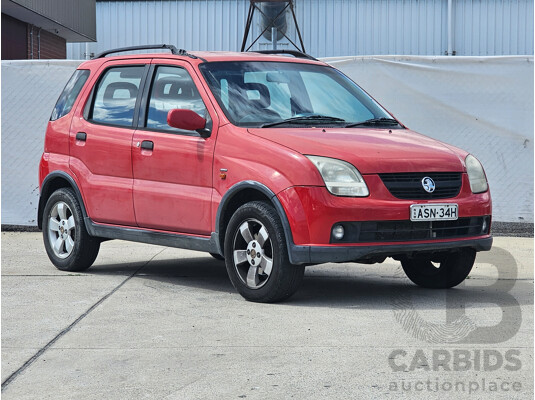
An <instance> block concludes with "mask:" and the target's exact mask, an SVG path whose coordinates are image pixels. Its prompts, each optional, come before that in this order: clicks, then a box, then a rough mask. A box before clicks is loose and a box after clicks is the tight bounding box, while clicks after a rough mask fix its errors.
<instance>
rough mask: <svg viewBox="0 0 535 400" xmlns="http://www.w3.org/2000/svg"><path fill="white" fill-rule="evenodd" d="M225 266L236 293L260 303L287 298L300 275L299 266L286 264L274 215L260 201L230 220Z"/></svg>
mask: <svg viewBox="0 0 535 400" xmlns="http://www.w3.org/2000/svg"><path fill="white" fill-rule="evenodd" d="M225 263H226V267H227V272H228V275H229V278H230V280H231V281H232V284H233V285H234V287H235V288H236V290H238V292H239V293H240V294H241V295H242V296H243V297H244V298H245V299H247V300H249V301H256V302H261V303H271V302H276V301H281V300H285V299H287V298H289V297H290V296H291V295H292V294H294V293H295V292H296V291H297V289H298V287H299V285H300V284H301V281H302V280H303V275H304V267H303V266H300V265H292V264H290V261H289V259H288V250H287V246H286V239H285V236H284V231H283V228H282V223H281V221H280V218H279V215H278V214H277V211H276V210H275V209H274V208H273V206H272V205H271V204H269V203H267V202H263V201H252V202H250V203H247V204H245V205H243V206H241V207H240V208H239V209H238V210H237V211H236V212H235V213H234V215H233V216H232V218H231V219H230V222H229V224H228V227H227V231H226V235H225Z"/></svg>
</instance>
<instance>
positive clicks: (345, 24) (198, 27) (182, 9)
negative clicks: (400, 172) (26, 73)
mask: <svg viewBox="0 0 535 400" xmlns="http://www.w3.org/2000/svg"><path fill="white" fill-rule="evenodd" d="M447 3H448V0H295V7H296V14H297V19H298V22H299V26H300V28H301V31H302V34H303V38H304V42H305V47H306V50H307V52H308V53H310V54H312V55H314V56H317V57H330V56H343V55H372V54H398V55H401V54H413V55H444V54H445V52H446V50H447V46H448V43H447ZM248 7H249V1H247V0H157V1H97V40H98V42H97V43H91V44H89V50H90V52H94V53H98V52H100V51H103V50H106V49H109V48H114V47H122V46H129V45H137V44H146V43H171V44H175V45H176V46H177V47H181V48H185V49H189V50H232V51H237V50H239V48H240V45H241V40H242V35H243V31H244V28H245V21H246V18H247V10H248ZM258 20H259V19H258ZM258 20H257V21H258ZM257 21H256V22H257ZM452 27H453V50H454V51H455V52H456V54H457V55H463V56H488V55H511V54H522V55H524V54H533V0H453V25H452ZM289 32H290V37H291V38H292V40H294V39H296V36H295V31H294V29H293V28H292V27H290V29H289ZM255 33H256V34H258V33H260V31H259V27H258V23H255V24H254V26H253V32H252V34H255ZM262 42H263V43H262ZM281 42H287V40H284V39H283V40H281ZM266 47H267V43H266V41H265V40H263V41H260V43H257V44H255V46H254V47H253V49H259V48H266ZM279 47H280V48H292V47H291V46H289V47H286V46H284V45H279ZM85 51H86V47H85V44H69V45H68V53H67V54H68V58H71V59H73V58H74V59H80V58H84V54H85Z"/></svg>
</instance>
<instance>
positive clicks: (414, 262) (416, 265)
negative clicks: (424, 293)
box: [401, 249, 476, 289]
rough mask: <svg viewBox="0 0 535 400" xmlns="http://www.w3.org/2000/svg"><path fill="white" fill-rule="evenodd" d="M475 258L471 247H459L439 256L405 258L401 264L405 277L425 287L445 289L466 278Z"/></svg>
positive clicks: (474, 252)
mask: <svg viewBox="0 0 535 400" xmlns="http://www.w3.org/2000/svg"><path fill="white" fill-rule="evenodd" d="M475 259H476V251H475V250H473V249H461V250H458V251H454V252H450V253H446V254H443V255H441V256H438V257H437V256H435V257H431V256H416V257H412V258H405V259H404V260H402V261H401V265H402V267H403V270H404V271H405V274H406V275H407V277H408V278H409V279H410V280H411V281H412V282H414V283H415V284H417V285H418V286H422V287H425V288H432V289H447V288H451V287H454V286H457V285H458V284H460V283H461V282H462V281H464V280H465V279H466V277H467V276H468V274H469V273H470V271H471V270H472V267H473V266H474V262H475Z"/></svg>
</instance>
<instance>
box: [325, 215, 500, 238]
mask: <svg viewBox="0 0 535 400" xmlns="http://www.w3.org/2000/svg"><path fill="white" fill-rule="evenodd" d="M338 224H340V225H342V226H343V227H344V232H345V234H344V237H343V239H341V240H336V239H334V238H333V237H332V236H331V243H363V242H364V243H365V242H410V241H413V240H435V239H436V240H439V239H454V238H463V237H470V236H480V235H485V234H488V233H489V225H490V217H489V216H485V217H469V218H459V219H457V220H455V221H405V220H403V221H365V222H340V223H337V224H336V225H338ZM483 224H485V229H483Z"/></svg>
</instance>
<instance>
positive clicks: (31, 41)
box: [30, 25, 33, 60]
mask: <svg viewBox="0 0 535 400" xmlns="http://www.w3.org/2000/svg"><path fill="white" fill-rule="evenodd" d="M30 28H31V30H30V46H31V49H30V58H31V59H32V60H33V25H30Z"/></svg>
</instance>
